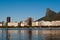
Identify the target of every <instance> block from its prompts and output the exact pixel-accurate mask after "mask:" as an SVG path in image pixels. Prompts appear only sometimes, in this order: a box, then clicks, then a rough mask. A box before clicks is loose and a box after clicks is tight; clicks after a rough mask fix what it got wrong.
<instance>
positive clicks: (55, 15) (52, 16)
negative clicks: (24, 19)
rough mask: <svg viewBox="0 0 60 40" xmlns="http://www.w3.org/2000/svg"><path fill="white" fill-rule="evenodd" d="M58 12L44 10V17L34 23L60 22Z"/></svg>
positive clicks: (59, 13)
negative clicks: (42, 21)
mask: <svg viewBox="0 0 60 40" xmlns="http://www.w3.org/2000/svg"><path fill="white" fill-rule="evenodd" d="M59 17H60V12H58V13H56V12H54V11H52V10H50V9H49V8H47V9H46V15H45V16H44V17H42V18H40V19H38V20H36V21H41V20H44V21H55V20H60V18H59Z"/></svg>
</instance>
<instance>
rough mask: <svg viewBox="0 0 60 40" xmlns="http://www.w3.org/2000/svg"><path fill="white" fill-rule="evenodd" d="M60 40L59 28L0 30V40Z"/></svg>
mask: <svg viewBox="0 0 60 40" xmlns="http://www.w3.org/2000/svg"><path fill="white" fill-rule="evenodd" d="M6 30H8V38H9V40H60V29H59V28H52V29H50V28H35V29H27V28H22V29H20V28H9V29H7V28H0V40H7V38H6V36H7V31H6Z"/></svg>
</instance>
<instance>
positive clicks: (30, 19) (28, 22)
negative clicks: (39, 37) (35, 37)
mask: <svg viewBox="0 0 60 40" xmlns="http://www.w3.org/2000/svg"><path fill="white" fill-rule="evenodd" d="M26 22H27V25H28V26H31V25H32V18H31V17H29V18H27V19H26Z"/></svg>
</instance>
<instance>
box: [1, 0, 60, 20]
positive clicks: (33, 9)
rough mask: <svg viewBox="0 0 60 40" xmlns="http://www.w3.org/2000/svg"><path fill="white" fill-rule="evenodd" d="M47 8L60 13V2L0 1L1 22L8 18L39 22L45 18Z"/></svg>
mask: <svg viewBox="0 0 60 40" xmlns="http://www.w3.org/2000/svg"><path fill="white" fill-rule="evenodd" d="M46 8H50V9H51V10H53V11H55V12H59V11H60V0H0V21H5V20H6V17H7V16H10V17H11V18H12V21H21V20H22V21H24V20H25V19H26V18H27V17H32V18H34V20H37V19H39V18H41V17H43V16H45V13H46Z"/></svg>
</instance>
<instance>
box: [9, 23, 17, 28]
mask: <svg viewBox="0 0 60 40" xmlns="http://www.w3.org/2000/svg"><path fill="white" fill-rule="evenodd" d="M8 26H14V27H17V26H18V22H8Z"/></svg>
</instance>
